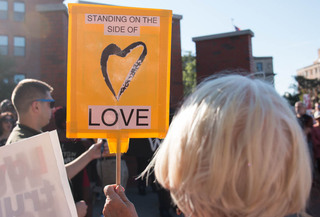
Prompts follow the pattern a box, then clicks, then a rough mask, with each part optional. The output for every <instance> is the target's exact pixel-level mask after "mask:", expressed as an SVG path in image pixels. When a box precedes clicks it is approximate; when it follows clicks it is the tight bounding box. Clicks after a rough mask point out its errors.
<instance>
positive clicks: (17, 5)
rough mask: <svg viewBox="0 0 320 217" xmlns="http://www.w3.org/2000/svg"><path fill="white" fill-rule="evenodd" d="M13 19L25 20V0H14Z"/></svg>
mask: <svg viewBox="0 0 320 217" xmlns="http://www.w3.org/2000/svg"><path fill="white" fill-rule="evenodd" d="M13 12H14V14H13V19H14V20H15V21H24V15H25V12H26V8H25V4H24V2H14V3H13Z"/></svg>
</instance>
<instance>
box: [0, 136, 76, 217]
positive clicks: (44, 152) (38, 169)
mask: <svg viewBox="0 0 320 217" xmlns="http://www.w3.org/2000/svg"><path fill="white" fill-rule="evenodd" d="M0 183H1V185H0V217H4V216H5V217H20V216H21V217H22V216H23V217H44V216H45V217H63V216H68V217H69V216H71V217H76V216H77V211H76V207H75V203H74V200H73V197H72V193H71V190H70V187H69V183H68V179H67V174H66V170H65V166H64V162H63V158H62V153H61V149H60V143H59V139H58V135H57V133H56V131H52V132H47V133H43V134H40V135H37V136H34V137H31V138H28V139H24V140H21V141H19V142H17V143H13V144H10V145H6V146H3V147H1V158H0Z"/></svg>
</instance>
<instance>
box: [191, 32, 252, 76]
mask: <svg viewBox="0 0 320 217" xmlns="http://www.w3.org/2000/svg"><path fill="white" fill-rule="evenodd" d="M253 35H254V34H253V32H252V31H251V30H243V31H234V32H227V33H222V34H215V35H208V36H201V37H195V38H192V40H193V41H194V42H195V43H196V61H197V66H196V67H197V81H198V82H200V81H201V80H203V79H204V78H206V77H208V76H210V75H212V74H216V73H219V72H221V71H225V70H238V71H245V72H248V73H252V72H254V66H253V57H252V45H251V38H252V37H253Z"/></svg>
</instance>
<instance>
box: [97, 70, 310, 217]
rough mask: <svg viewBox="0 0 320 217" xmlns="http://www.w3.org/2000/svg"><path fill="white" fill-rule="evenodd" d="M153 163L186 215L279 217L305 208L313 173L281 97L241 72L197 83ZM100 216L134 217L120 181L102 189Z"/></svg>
mask: <svg viewBox="0 0 320 217" xmlns="http://www.w3.org/2000/svg"><path fill="white" fill-rule="evenodd" d="M152 168H154V172H155V177H156V179H157V181H158V182H159V183H160V184H161V185H162V186H163V187H164V188H166V189H168V190H170V193H171V196H172V199H173V201H174V202H175V203H176V205H177V206H178V208H179V209H180V210H181V211H182V212H183V214H184V215H185V216H188V217H189V216H192V217H209V216H214V217H226V216H234V217H248V216H250V217H271V216H277V217H283V216H287V215H290V214H295V213H300V212H302V211H303V210H304V209H305V208H306V204H307V200H308V197H309V193H310V189H311V183H312V174H311V168H310V157H309V153H308V149H307V145H306V141H305V139H304V135H303V132H302V130H301V128H300V126H299V124H298V121H297V119H296V118H295V116H294V114H293V113H292V112H291V110H290V108H289V105H288V104H287V102H286V101H285V100H284V99H283V98H282V97H280V96H279V95H278V94H277V93H276V91H275V90H274V88H273V87H272V86H271V85H269V84H266V83H264V82H263V81H259V80H254V79H251V78H248V77H243V76H240V75H226V76H221V77H218V78H210V79H208V80H206V81H205V82H203V83H202V84H200V85H199V86H198V87H197V89H196V91H195V92H194V93H193V94H191V95H190V96H189V97H188V99H187V100H186V101H185V102H184V103H183V105H182V107H181V108H180V110H179V112H178V113H177V114H176V115H175V117H174V118H173V121H172V123H171V125H170V127H169V131H168V133H167V136H166V138H165V139H164V141H163V143H162V144H161V146H160V148H159V149H158V151H157V153H156V154H155V156H154V158H153V159H152V161H151V163H150V164H149V165H148V167H147V168H146V170H145V171H144V173H143V174H142V175H146V174H148V172H150V170H151V169H152ZM104 192H105V194H106V202H105V205H104V208H103V214H104V216H105V217H111V216H112V217H118V216H119V217H120V216H121V217H137V216H138V215H137V212H136V210H135V207H134V205H133V204H132V203H131V202H130V201H129V200H128V198H127V197H126V195H125V193H124V190H123V189H122V187H121V186H116V185H108V186H106V187H105V188H104Z"/></svg>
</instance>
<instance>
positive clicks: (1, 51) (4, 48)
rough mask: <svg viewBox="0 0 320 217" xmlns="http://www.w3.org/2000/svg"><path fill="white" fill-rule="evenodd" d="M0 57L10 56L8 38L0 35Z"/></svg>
mask: <svg viewBox="0 0 320 217" xmlns="http://www.w3.org/2000/svg"><path fill="white" fill-rule="evenodd" d="M0 55H8V36H6V35H0Z"/></svg>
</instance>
